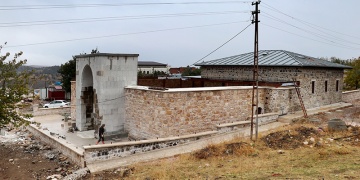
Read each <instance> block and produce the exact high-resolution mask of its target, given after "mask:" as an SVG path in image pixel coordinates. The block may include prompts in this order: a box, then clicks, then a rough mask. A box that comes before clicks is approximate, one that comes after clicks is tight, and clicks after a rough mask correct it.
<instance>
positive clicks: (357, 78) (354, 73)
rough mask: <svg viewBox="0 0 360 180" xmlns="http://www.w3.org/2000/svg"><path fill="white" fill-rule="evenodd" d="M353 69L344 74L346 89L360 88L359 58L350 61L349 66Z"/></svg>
mask: <svg viewBox="0 0 360 180" xmlns="http://www.w3.org/2000/svg"><path fill="white" fill-rule="evenodd" d="M349 65H350V66H352V68H353V69H351V70H348V71H347V72H346V73H345V76H346V77H345V80H344V82H345V85H346V87H345V88H346V89H349V90H350V89H358V88H359V87H360V57H359V58H357V59H353V60H351V63H350V64H349Z"/></svg>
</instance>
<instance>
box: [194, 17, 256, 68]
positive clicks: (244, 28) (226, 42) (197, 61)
mask: <svg viewBox="0 0 360 180" xmlns="http://www.w3.org/2000/svg"><path fill="white" fill-rule="evenodd" d="M250 25H251V24H249V25H247V26H246V27H245V28H244V29H243V30H241V31H240V32H238V33H237V34H235V36H233V37H232V38H230V39H229V40H227V41H226V42H225V43H223V44H222V45H221V46H219V47H217V48H216V49H214V50H213V51H211V52H210V53H209V54H207V55H206V56H204V57H202V58H201V59H199V60H197V61H196V62H195V63H193V64H192V65H194V64H196V63H198V62H199V61H201V60H203V59H205V58H207V57H208V56H210V55H211V54H212V53H214V52H216V51H217V50H219V49H220V48H222V47H223V46H224V45H225V44H227V43H228V42H230V41H231V40H233V39H234V38H236V37H237V36H238V35H239V34H241V33H242V32H244V31H245V30H246V29H247V28H248V27H249V26H250Z"/></svg>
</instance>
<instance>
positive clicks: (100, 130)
mask: <svg viewBox="0 0 360 180" xmlns="http://www.w3.org/2000/svg"><path fill="white" fill-rule="evenodd" d="M104 133H105V124H103V125H101V126H100V128H99V140H98V142H97V143H96V144H99V142H100V141H102V143H103V144H105V143H104V141H105V139H104Z"/></svg>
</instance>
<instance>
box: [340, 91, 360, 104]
mask: <svg viewBox="0 0 360 180" xmlns="http://www.w3.org/2000/svg"><path fill="white" fill-rule="evenodd" d="M357 99H360V90H353V91H345V92H343V95H342V100H343V101H344V102H352V101H354V100H357Z"/></svg>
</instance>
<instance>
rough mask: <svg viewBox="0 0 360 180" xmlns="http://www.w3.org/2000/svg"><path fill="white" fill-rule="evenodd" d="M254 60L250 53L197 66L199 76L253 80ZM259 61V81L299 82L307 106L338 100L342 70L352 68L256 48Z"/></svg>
mask: <svg viewBox="0 0 360 180" xmlns="http://www.w3.org/2000/svg"><path fill="white" fill-rule="evenodd" d="M253 62H254V53H253V52H251V53H246V54H240V55H236V56H230V57H225V58H221V59H216V60H212V61H207V62H202V63H198V64H196V65H197V66H201V68H202V71H201V76H202V78H209V79H223V80H240V81H252V80H253ZM258 63H259V81H260V82H280V83H287V84H289V83H293V79H295V80H296V81H297V82H299V83H300V87H301V95H302V99H303V101H304V105H305V107H306V108H314V107H319V106H322V105H327V104H332V103H337V102H340V101H341V94H342V88H343V76H344V69H350V68H351V67H349V66H345V65H341V64H336V63H332V62H329V61H326V60H321V59H318V58H314V57H310V56H306V55H302V54H298V53H293V52H289V51H284V50H262V51H259V59H258ZM265 112H268V110H267V109H266V108H265Z"/></svg>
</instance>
